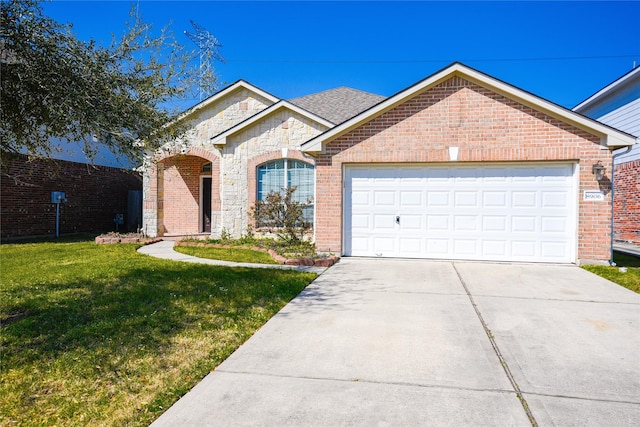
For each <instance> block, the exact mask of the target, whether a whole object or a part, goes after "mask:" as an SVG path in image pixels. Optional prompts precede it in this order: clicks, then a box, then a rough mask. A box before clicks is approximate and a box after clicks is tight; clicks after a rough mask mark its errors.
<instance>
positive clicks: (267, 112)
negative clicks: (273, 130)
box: [211, 100, 334, 145]
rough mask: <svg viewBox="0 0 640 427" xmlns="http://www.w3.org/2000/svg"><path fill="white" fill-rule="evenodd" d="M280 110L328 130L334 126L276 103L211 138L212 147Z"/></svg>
mask: <svg viewBox="0 0 640 427" xmlns="http://www.w3.org/2000/svg"><path fill="white" fill-rule="evenodd" d="M282 109H288V110H290V111H293V112H295V113H297V114H300V115H302V116H304V117H307V118H308V119H311V120H313V121H315V122H317V123H320V124H322V125H324V126H326V127H328V128H331V127H333V126H334V124H333V123H331V122H330V121H328V120H326V119H324V118H322V117H320V116H318V115H316V114H313V113H311V112H309V111H307V110H305V109H303V108H300V107H298V106H297V105H294V104H291V103H290V102H288V101H284V100H281V101H278V102H277V103H275V104H273V105H271V106H270V107H267V108H265V109H264V110H262V111H260V112H259V113H258V114H254V115H253V116H251V117H249V118H248V119H246V120H244V121H243V122H240V123H238V124H237V125H235V126H233V127H231V128H229V129H227V130H226V131H224V132H222V133H220V134H218V135H215V136H214V137H212V138H211V143H212V144H214V145H225V144H226V143H227V138H228V137H229V136H231V135H234V134H236V133H238V132H240V131H242V130H243V129H246V128H247V127H249V126H251V125H252V124H254V123H256V122H258V121H260V120H262V119H264V118H265V117H267V116H269V115H271V114H274V113H275V112H277V111H280V110H282Z"/></svg>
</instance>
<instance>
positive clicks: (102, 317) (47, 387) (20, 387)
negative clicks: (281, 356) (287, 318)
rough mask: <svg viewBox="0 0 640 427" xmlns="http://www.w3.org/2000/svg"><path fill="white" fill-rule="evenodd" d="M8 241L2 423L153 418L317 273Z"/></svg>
mask: <svg viewBox="0 0 640 427" xmlns="http://www.w3.org/2000/svg"><path fill="white" fill-rule="evenodd" d="M136 248H137V246H136V245H132V244H126V245H123V244H121V245H96V244H94V243H91V242H79V243H35V244H34V243H29V244H4V245H0V259H1V262H2V264H1V265H0V267H1V273H2V274H1V276H0V285H1V286H0V319H1V321H2V322H1V323H2V330H1V334H0V348H1V350H0V351H1V354H0V363H1V365H0V368H1V369H0V425H2V426H5V425H91V424H95V425H107V426H109V425H113V426H115V425H118V426H120V425H134V426H135V425H140V426H141V425H148V424H149V423H150V422H152V421H153V420H154V419H156V418H157V417H158V416H159V415H160V414H161V413H162V412H163V411H164V410H166V409H167V408H168V407H169V406H171V404H172V403H174V402H175V401H176V400H177V399H178V398H179V397H180V396H181V395H183V394H184V393H186V392H187V391H188V390H189V389H191V388H192V387H193V386H194V385H195V384H196V383H197V382H198V381H199V380H200V379H201V378H203V377H204V376H205V375H206V374H207V373H208V372H209V371H211V370H212V369H214V368H215V367H216V366H217V365H218V364H219V363H221V362H222V361H223V360H224V359H225V358H227V357H228V356H229V355H230V354H231V353H232V352H233V351H234V350H235V349H236V348H237V347H238V346H239V345H240V344H241V343H242V342H244V341H245V340H246V339H247V338H249V337H250V336H251V335H252V334H253V333H254V332H255V331H256V330H257V329H258V328H259V327H260V326H261V325H263V324H264V323H265V322H266V321H267V320H268V319H269V318H270V317H271V316H273V314H275V313H276V312H277V311H278V310H279V309H280V308H281V307H283V306H284V305H285V304H286V303H287V302H288V301H289V300H291V299H292V298H293V297H294V296H295V295H297V294H298V293H299V292H300V291H301V290H302V289H304V287H305V286H306V285H307V284H308V283H310V282H311V281H312V280H313V279H314V278H315V277H316V276H315V275H314V274H309V273H299V272H293V271H282V270H264V269H247V268H225V267H216V266H208V265H201V264H190V263H179V262H173V261H167V260H160V259H155V258H151V257H147V256H144V255H141V254H138V253H137V252H136V251H135V250H136Z"/></svg>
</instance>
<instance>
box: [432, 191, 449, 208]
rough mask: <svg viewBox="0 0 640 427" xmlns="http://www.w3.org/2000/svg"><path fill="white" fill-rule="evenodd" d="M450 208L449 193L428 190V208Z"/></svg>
mask: <svg viewBox="0 0 640 427" xmlns="http://www.w3.org/2000/svg"><path fill="white" fill-rule="evenodd" d="M437 206H450V201H449V192H448V191H429V190H427V207H428V208H429V207H437Z"/></svg>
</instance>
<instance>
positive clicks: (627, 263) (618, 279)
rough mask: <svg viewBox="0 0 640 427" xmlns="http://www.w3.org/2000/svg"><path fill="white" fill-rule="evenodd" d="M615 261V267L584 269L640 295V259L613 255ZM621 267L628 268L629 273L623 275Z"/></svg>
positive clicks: (602, 266) (599, 266)
mask: <svg viewBox="0 0 640 427" xmlns="http://www.w3.org/2000/svg"><path fill="white" fill-rule="evenodd" d="M613 261H614V262H615V263H616V266H615V267H611V266H605V265H585V266H584V267H583V268H584V269H585V270H587V271H590V272H592V273H595V274H597V275H598V276H601V277H604V278H605V279H607V280H611V281H612V282H615V283H617V284H619V285H621V286H624V287H625V288H627V289H631V290H632V291H634V292H637V293H640V258H637V257H633V256H631V255H625V254H621V253H619V252H614V253H613ZM620 267H626V268H627V272H626V273H622V272H621V271H620Z"/></svg>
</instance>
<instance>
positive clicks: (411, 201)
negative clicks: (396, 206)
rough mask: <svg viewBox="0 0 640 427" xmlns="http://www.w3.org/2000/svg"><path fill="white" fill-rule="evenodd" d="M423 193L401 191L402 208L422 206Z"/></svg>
mask: <svg viewBox="0 0 640 427" xmlns="http://www.w3.org/2000/svg"><path fill="white" fill-rule="evenodd" d="M422 199H423V193H422V191H400V206H415V207H417V206H422Z"/></svg>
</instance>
